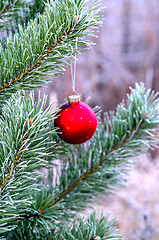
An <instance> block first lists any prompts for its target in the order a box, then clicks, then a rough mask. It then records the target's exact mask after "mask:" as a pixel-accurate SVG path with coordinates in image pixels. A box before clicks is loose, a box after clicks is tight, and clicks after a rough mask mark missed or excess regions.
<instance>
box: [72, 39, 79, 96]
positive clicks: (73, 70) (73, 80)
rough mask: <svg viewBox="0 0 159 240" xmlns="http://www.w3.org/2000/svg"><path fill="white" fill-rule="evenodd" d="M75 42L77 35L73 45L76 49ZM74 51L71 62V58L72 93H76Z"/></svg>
mask: <svg viewBox="0 0 159 240" xmlns="http://www.w3.org/2000/svg"><path fill="white" fill-rule="evenodd" d="M77 42H78V37H76V46H75V49H76V50H77ZM76 61H77V59H76V53H75V60H74V63H73V60H71V78H72V92H73V93H76V90H75V87H76V86H75V85H76Z"/></svg>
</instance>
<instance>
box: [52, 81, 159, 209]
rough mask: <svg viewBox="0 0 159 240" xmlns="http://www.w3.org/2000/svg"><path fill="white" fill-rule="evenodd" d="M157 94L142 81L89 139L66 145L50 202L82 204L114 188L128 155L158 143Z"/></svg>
mask: <svg viewBox="0 0 159 240" xmlns="http://www.w3.org/2000/svg"><path fill="white" fill-rule="evenodd" d="M157 96H158V95H157V94H154V92H152V93H151V92H150V90H148V91H146V90H145V88H144V86H143V85H141V86H139V85H136V89H135V90H133V89H131V94H130V96H128V103H127V107H126V106H125V105H124V103H122V104H121V105H119V106H118V107H117V110H116V114H114V113H110V116H108V115H106V119H105V123H104V124H103V123H100V125H99V128H98V130H97V132H96V135H95V137H94V139H92V141H90V142H89V143H88V144H86V145H82V146H79V147H78V150H77V149H76V147H72V149H71V148H70V147H69V145H65V148H66V149H69V148H70V153H69V152H68V154H67V157H66V162H65V163H64V164H63V166H62V170H61V171H62V172H61V176H60V182H59V183H57V185H58V184H59V186H60V188H61V193H60V194H59V195H58V196H57V198H56V199H55V201H54V202H53V203H52V204H51V205H50V206H52V205H54V204H55V205H56V203H58V202H60V201H61V200H62V201H64V202H65V207H66V209H67V207H68V209H69V208H70V209H72V210H77V209H80V208H83V207H84V208H85V206H86V203H87V202H88V201H89V200H90V199H91V198H92V197H93V196H96V195H98V194H99V192H103V191H109V190H110V189H113V188H114V187H113V186H116V185H117V184H120V183H121V182H122V181H123V180H124V176H122V175H123V173H124V175H125V172H127V171H125V169H126V168H127V167H128V165H129V159H130V157H133V156H136V155H138V154H141V153H142V152H144V151H146V150H147V149H149V148H151V147H153V146H154V145H155V144H156V142H157V143H158V138H157V136H156V135H155V134H154V133H155V129H156V127H158V124H159V117H158V110H157V106H158V102H159V99H158V98H157ZM134 149H135V151H134ZM59 157H60V155H59ZM63 157H64V156H63ZM68 161H69V165H68ZM121 176H122V177H121ZM101 181H102V183H101ZM59 186H58V187H59ZM70 199H71V200H70ZM88 199H89V200H88ZM79 200H80V201H79ZM72 202H74V206H72V204H71V203H72Z"/></svg>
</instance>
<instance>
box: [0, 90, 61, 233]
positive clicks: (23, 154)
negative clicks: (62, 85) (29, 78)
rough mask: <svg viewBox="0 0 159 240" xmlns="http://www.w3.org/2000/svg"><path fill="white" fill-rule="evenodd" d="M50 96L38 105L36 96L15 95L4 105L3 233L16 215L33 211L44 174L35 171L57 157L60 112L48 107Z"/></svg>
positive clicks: (0, 146)
mask: <svg viewBox="0 0 159 240" xmlns="http://www.w3.org/2000/svg"><path fill="white" fill-rule="evenodd" d="M45 104H46V98H44V100H43V102H42V103H41V101H40V96H39V99H38V102H37V104H35V100H34V95H33V94H32V93H31V94H30V97H29V98H27V97H26V96H25V94H24V93H23V96H21V93H18V94H17V95H15V96H13V97H12V98H11V99H10V100H9V101H8V102H6V104H5V105H4V106H3V111H2V117H1V119H0V164H1V171H0V181H1V183H0V185H1V188H0V233H3V232H6V231H9V230H10V229H13V228H15V227H16V225H17V224H12V223H13V221H14V219H15V217H16V218H18V217H20V216H23V215H24V214H25V212H29V213H30V212H31V210H32V207H31V205H32V204H33V202H34V197H33V196H34V195H35V192H36V191H39V189H38V185H37V181H39V180H40V179H41V178H42V175H41V174H39V173H37V172H36V171H35V170H37V169H39V168H40V167H44V166H45V165H46V163H47V158H48V157H49V156H53V153H50V151H49V149H50V148H52V147H53V145H54V144H55V142H53V141H52V136H53V135H55V130H54V127H53V124H52V121H53V119H54V117H55V114H56V113H57V111H52V107H53V104H50V105H49V107H48V108H47V109H46V110H44V109H45Z"/></svg>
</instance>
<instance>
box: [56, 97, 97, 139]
mask: <svg viewBox="0 0 159 240" xmlns="http://www.w3.org/2000/svg"><path fill="white" fill-rule="evenodd" d="M60 109H61V110H60V112H59V113H58V116H57V118H56V119H55V121H54V124H55V127H58V128H59V130H58V131H59V134H58V135H59V137H60V138H61V139H62V140H64V141H65V142H68V143H71V144H80V143H84V142H86V141H88V140H89V139H90V138H91V137H92V136H93V134H94V132H95V130H96V127H97V119H96V115H95V113H94V111H93V110H92V109H91V108H90V107H89V106H88V105H87V104H85V103H83V102H80V97H79V96H78V95H72V96H69V98H68V103H66V104H64V105H63V106H62V107H61V108H60Z"/></svg>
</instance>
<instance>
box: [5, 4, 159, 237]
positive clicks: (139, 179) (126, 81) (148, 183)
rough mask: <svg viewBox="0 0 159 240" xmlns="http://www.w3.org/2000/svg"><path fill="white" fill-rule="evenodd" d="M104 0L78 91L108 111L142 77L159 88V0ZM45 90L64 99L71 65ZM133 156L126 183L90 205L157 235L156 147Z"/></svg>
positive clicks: (133, 232) (131, 231) (81, 61)
mask: <svg viewBox="0 0 159 240" xmlns="http://www.w3.org/2000/svg"><path fill="white" fill-rule="evenodd" d="M27 1H28V2H29V1H31V0H26V2H27ZM2 2H3V0H2V1H1V0H0V4H1V3H2ZM34 2H36V4H34V5H33V6H31V7H30V8H28V9H27V10H26V9H24V12H27V13H28V12H30V13H31V17H32V18H34V17H35V14H34V11H33V10H35V9H37V8H39V12H42V11H43V5H42V4H43V2H42V0H39V2H38V1H34ZM101 2H102V5H103V6H104V7H105V8H104V21H103V24H102V26H101V27H100V28H99V32H98V34H97V35H98V38H91V39H90V40H91V41H92V42H94V44H93V45H92V46H91V48H90V49H88V50H86V51H84V54H83V55H80V56H78V61H77V72H76V91H77V92H78V93H79V94H81V95H82V100H83V101H85V100H86V99H87V98H88V97H90V100H89V105H90V106H92V107H93V106H95V105H99V106H101V108H102V110H103V112H105V111H109V110H115V108H116V106H117V104H119V103H120V102H121V100H122V99H126V97H127V93H129V87H130V86H132V87H134V86H135V83H136V82H141V81H142V82H144V83H145V85H146V88H152V89H153V90H155V91H159V0H101ZM20 18H23V14H22V13H21V15H19V19H20ZM29 18H30V17H28V19H29ZM23 20H26V22H27V19H25V18H23ZM18 21H19V20H17V21H16V23H18ZM2 24H3V22H2ZM0 28H1V23H0ZM14 31H15V30H14V29H13V32H14ZM3 35H4V36H5V35H7V34H6V32H5V31H3V33H1V35H0V38H3ZM41 91H42V92H43V93H44V92H45V93H46V94H48V95H49V100H51V99H52V98H53V99H57V100H58V103H59V104H61V103H63V102H64V101H65V99H66V98H67V97H68V96H69V95H70V94H71V91H72V83H71V70H70V67H68V68H67V69H66V72H65V73H64V74H63V75H61V76H60V77H57V78H55V79H53V81H51V82H50V83H49V84H47V85H46V86H45V88H43V89H42V90H41ZM135 161H136V164H135V166H134V167H133V168H132V170H131V171H130V174H129V175H128V177H127V179H128V182H127V183H126V187H125V188H124V189H122V190H119V192H117V193H115V194H114V195H109V196H105V197H104V198H102V199H101V198H100V199H95V201H94V203H93V205H92V206H93V208H97V210H98V211H99V212H102V211H103V212H104V213H106V212H110V213H111V216H118V218H117V219H116V224H117V227H118V228H119V231H120V232H121V233H122V234H123V236H124V237H125V239H126V240H159V200H158V198H159V197H158V196H159V187H158V185H159V183H158V182H159V172H158V169H159V155H158V149H157V148H156V149H155V150H154V151H151V152H149V154H148V155H146V156H145V155H144V156H141V157H140V158H138V159H136V160H135Z"/></svg>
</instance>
